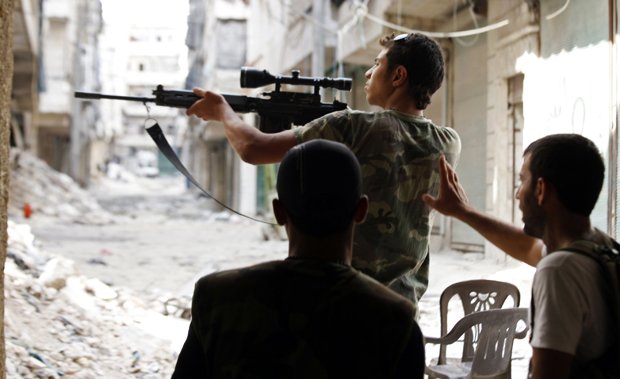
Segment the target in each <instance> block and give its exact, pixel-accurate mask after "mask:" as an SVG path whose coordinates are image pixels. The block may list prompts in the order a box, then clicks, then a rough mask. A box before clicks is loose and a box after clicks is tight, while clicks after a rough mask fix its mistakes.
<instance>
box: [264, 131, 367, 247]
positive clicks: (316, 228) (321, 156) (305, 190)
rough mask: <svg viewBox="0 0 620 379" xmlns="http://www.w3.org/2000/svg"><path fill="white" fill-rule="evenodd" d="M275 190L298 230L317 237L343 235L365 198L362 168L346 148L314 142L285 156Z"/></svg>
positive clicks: (306, 143) (307, 143) (334, 143)
mask: <svg viewBox="0 0 620 379" xmlns="http://www.w3.org/2000/svg"><path fill="white" fill-rule="evenodd" d="M276 187H277V190H278V198H279V200H280V202H281V203H282V205H283V207H284V209H286V212H287V214H288V216H289V218H290V220H291V222H292V223H293V225H294V226H295V227H296V228H297V229H299V230H300V231H302V232H304V233H307V234H311V235H314V236H324V235H328V234H333V233H337V232H342V231H344V230H345V229H346V228H347V227H349V226H350V225H351V224H352V223H353V217H354V215H355V210H356V209H357V205H358V203H359V200H360V198H361V196H362V193H361V188H362V179H361V172H360V166H359V163H358V161H357V158H355V155H353V153H352V152H351V150H349V148H348V147H346V146H345V145H343V144H341V143H338V142H332V141H328V140H321V139H318V140H312V141H309V142H305V143H302V144H300V145H297V146H295V147H294V148H292V149H291V150H289V151H288V153H286V155H285V156H284V159H283V160H282V163H280V167H279V169H278V182H277V185H276Z"/></svg>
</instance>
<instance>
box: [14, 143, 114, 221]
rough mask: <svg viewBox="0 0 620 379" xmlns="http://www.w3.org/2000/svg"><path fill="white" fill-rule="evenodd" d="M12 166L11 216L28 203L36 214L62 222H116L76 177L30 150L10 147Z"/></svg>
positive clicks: (20, 210) (22, 210)
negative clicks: (59, 169) (64, 172)
mask: <svg viewBox="0 0 620 379" xmlns="http://www.w3.org/2000/svg"><path fill="white" fill-rule="evenodd" d="M10 167H11V178H10V190H9V204H8V214H9V217H13V218H17V217H18V216H21V215H22V214H23V213H24V207H25V206H26V204H28V205H29V206H30V208H31V209H32V214H33V215H46V216H50V217H55V218H57V219H58V220H59V221H65V222H75V223H86V224H94V225H101V224H107V223H111V222H113V216H112V215H111V214H110V213H108V212H106V211H105V210H104V209H102V208H101V206H100V205H99V204H98V203H97V201H96V200H94V199H93V198H92V197H91V196H90V194H89V193H88V192H87V191H85V190H83V189H82V188H80V186H79V185H78V184H77V183H75V182H74V181H73V179H71V178H70V177H69V176H68V175H65V174H63V173H60V172H58V171H56V170H54V169H52V168H51V167H50V166H48V165H47V163H45V162H43V161H42V160H40V159H38V158H36V157H34V156H33V155H32V154H31V153H29V152H27V151H23V150H20V149H17V148H11V152H10Z"/></svg>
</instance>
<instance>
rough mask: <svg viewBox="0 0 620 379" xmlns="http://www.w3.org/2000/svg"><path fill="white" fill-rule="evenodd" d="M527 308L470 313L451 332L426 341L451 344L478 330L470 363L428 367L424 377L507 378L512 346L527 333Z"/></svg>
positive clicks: (509, 369) (509, 370) (509, 372)
mask: <svg viewBox="0 0 620 379" xmlns="http://www.w3.org/2000/svg"><path fill="white" fill-rule="evenodd" d="M527 318H528V310H527V308H506V309H492V310H488V311H481V312H475V313H471V314H469V315H467V316H465V317H463V318H462V319H461V320H459V321H458V322H457V323H456V324H455V325H454V327H453V328H452V330H450V332H449V333H448V334H446V335H444V336H442V337H439V338H432V337H425V342H426V343H434V344H446V345H449V344H452V343H454V342H456V341H457V340H458V339H459V338H460V337H461V336H462V335H463V334H465V333H466V332H467V331H470V330H471V329H472V328H474V327H476V326H480V335H479V338H478V342H477V343H476V346H475V348H474V350H475V351H474V356H473V360H472V361H465V362H456V363H450V364H435V365H433V364H430V365H427V366H426V369H425V373H426V374H427V375H428V376H429V377H432V378H442V379H457V378H482V377H483V378H485V379H488V378H510V377H511V359H512V345H513V342H514V339H515V338H524V337H525V335H526V334H527V331H528V329H529V327H528V319H527Z"/></svg>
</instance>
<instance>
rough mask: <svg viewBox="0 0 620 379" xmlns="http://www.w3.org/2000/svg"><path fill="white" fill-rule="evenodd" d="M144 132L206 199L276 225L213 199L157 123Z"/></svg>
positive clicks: (250, 217) (246, 216)
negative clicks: (208, 198) (190, 171)
mask: <svg viewBox="0 0 620 379" xmlns="http://www.w3.org/2000/svg"><path fill="white" fill-rule="evenodd" d="M146 131H147V133H148V134H149V136H151V138H152V139H153V141H154V142H155V145H157V148H158V149H159V151H161V153H162V154H164V156H165V157H166V158H167V159H168V161H170V163H172V165H173V166H174V167H175V168H176V169H177V170H178V171H179V172H180V173H181V174H183V175H184V176H185V177H186V178H187V179H188V180H189V181H190V182H192V184H193V185H195V186H196V187H197V188H198V189H199V190H201V191H202V192H203V193H204V194H205V195H207V196H208V197H210V198H211V199H213V201H215V202H216V203H218V204H219V205H221V206H222V207H224V208H226V209H228V210H229V211H231V212H233V213H235V214H238V215H239V216H242V217H245V218H248V219H250V220H252V221H257V222H262V223H264V224H268V225H277V224H274V223H272V222H268V221H265V220H260V219H257V218H254V217H252V216H248V215H245V214H243V213H241V212H238V211H236V210H234V209H232V208H231V207H229V206H228V205H226V204H224V203H222V202H221V201H220V200H218V199H216V198H215V197H213V195H211V194H210V193H209V192H208V191H207V190H205V189H204V188H202V186H201V185H200V184H198V182H197V181H196V179H194V177H193V176H192V174H190V173H189V171H187V169H186V168H185V166H184V165H183V163H182V162H181V160H180V159H179V157H178V156H177V154H176V153H175V152H174V150H173V149H172V147H171V146H170V144H169V143H168V140H167V139H166V136H165V135H164V132H163V131H162V130H161V127H160V126H159V124H158V123H157V122H156V123H155V124H153V125H152V126H150V127H148V128H146Z"/></svg>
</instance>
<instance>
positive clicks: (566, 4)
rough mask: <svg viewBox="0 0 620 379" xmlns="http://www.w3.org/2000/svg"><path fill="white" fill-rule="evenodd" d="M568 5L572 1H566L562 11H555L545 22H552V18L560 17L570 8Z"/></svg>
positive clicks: (546, 17)
mask: <svg viewBox="0 0 620 379" xmlns="http://www.w3.org/2000/svg"><path fill="white" fill-rule="evenodd" d="M568 4H570V0H566V2H565V3H564V5H562V7H561V8H560V9H558V10H557V11H555V12H553V13H551V14H548V15H547V16H545V20H551V19H552V18H555V17H557V16H559V15H560V13H562V12H564V11H565V10H566V8H568Z"/></svg>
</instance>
